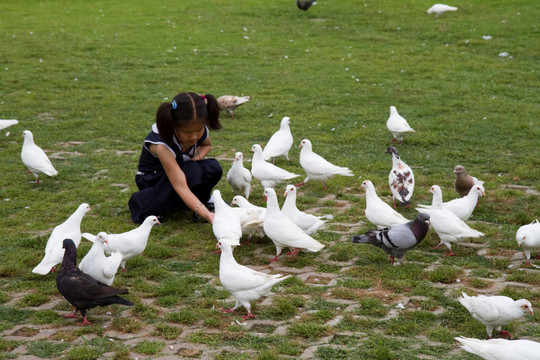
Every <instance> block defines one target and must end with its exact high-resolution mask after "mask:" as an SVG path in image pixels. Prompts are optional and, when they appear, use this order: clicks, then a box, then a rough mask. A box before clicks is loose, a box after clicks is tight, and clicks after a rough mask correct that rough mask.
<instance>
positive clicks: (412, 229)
mask: <svg viewBox="0 0 540 360" xmlns="http://www.w3.org/2000/svg"><path fill="white" fill-rule="evenodd" d="M428 229H429V215H428V214H425V213H419V214H418V216H417V217H416V219H414V220H413V221H409V222H408V223H406V224H401V225H396V226H392V227H389V228H385V229H382V230H369V231H368V232H367V233H365V234H363V235H354V236H353V237H352V242H353V243H361V244H371V245H375V246H377V247H379V248H381V249H383V250H384V251H386V253H388V254H389V255H390V261H391V262H392V265H394V258H397V259H398V261H399V263H400V264H403V256H404V255H405V253H406V252H407V251H409V250H410V249H412V248H414V247H415V246H416V245H418V244H419V243H420V241H422V240H423V239H424V238H425V237H426V234H427V232H428Z"/></svg>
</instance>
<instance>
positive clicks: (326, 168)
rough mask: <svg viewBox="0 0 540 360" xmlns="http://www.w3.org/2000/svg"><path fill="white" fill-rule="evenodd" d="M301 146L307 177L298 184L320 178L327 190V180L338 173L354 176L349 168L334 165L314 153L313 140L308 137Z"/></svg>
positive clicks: (301, 159) (301, 164)
mask: <svg viewBox="0 0 540 360" xmlns="http://www.w3.org/2000/svg"><path fill="white" fill-rule="evenodd" d="M299 146H300V147H301V148H302V150H300V166H302V169H304V171H305V172H306V174H307V178H305V179H304V182H303V183H299V184H297V185H296V186H302V185H304V184H305V183H307V182H308V181H309V180H319V181H322V183H323V186H324V189H325V190H327V189H328V188H327V186H326V182H327V181H328V179H330V178H333V177H334V176H337V175H343V176H353V173H352V171H351V170H349V168H346V167H342V166H337V165H334V164H332V163H330V162H329V161H327V160H326V159H324V158H323V157H322V156H320V155H318V154H316V153H314V152H313V147H312V145H311V141H309V140H308V139H304V140H302V141H301V142H300V145H299Z"/></svg>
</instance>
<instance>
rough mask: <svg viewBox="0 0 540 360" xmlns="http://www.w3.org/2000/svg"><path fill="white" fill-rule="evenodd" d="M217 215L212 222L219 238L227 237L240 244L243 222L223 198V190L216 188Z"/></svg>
mask: <svg viewBox="0 0 540 360" xmlns="http://www.w3.org/2000/svg"><path fill="white" fill-rule="evenodd" d="M212 197H213V198H214V206H215V210H214V211H215V215H214V221H213V223H212V231H213V232H214V236H215V237H216V239H217V240H220V239H227V240H229V241H230V242H231V244H233V245H240V238H242V223H241V222H240V218H239V217H238V215H237V214H236V213H235V212H234V211H233V209H232V208H231V207H230V206H229V205H228V204H227V203H226V202H225V201H224V200H223V198H222V197H221V192H220V191H219V190H214V192H213V193H212Z"/></svg>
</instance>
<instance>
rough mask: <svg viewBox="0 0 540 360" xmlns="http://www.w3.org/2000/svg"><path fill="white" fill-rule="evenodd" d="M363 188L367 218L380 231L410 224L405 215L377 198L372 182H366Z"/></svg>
mask: <svg viewBox="0 0 540 360" xmlns="http://www.w3.org/2000/svg"><path fill="white" fill-rule="evenodd" d="M362 187H363V188H364V189H366V210H365V214H366V218H367V219H368V220H369V221H371V222H372V223H373V224H375V225H376V226H377V228H378V229H384V228H387V227H392V226H396V225H401V224H406V223H408V222H409V220H407V219H406V218H405V217H404V216H403V215H401V214H400V213H398V212H397V211H396V210H394V209H392V207H391V206H390V205H388V204H387V203H385V202H384V201H382V200H381V199H380V198H379V197H378V196H377V193H376V192H375V187H374V186H373V183H372V182H371V181H369V180H364V182H363V183H362ZM421 212H422V211H421Z"/></svg>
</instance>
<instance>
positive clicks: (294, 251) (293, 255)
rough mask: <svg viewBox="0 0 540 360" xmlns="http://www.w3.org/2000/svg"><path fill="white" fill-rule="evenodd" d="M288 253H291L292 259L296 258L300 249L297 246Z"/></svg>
mask: <svg viewBox="0 0 540 360" xmlns="http://www.w3.org/2000/svg"><path fill="white" fill-rule="evenodd" d="M287 255H290V256H291V259H294V258H295V257H296V256H297V255H298V249H297V248H294V249H292V251H291V252H290V253H288V254H287Z"/></svg>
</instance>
